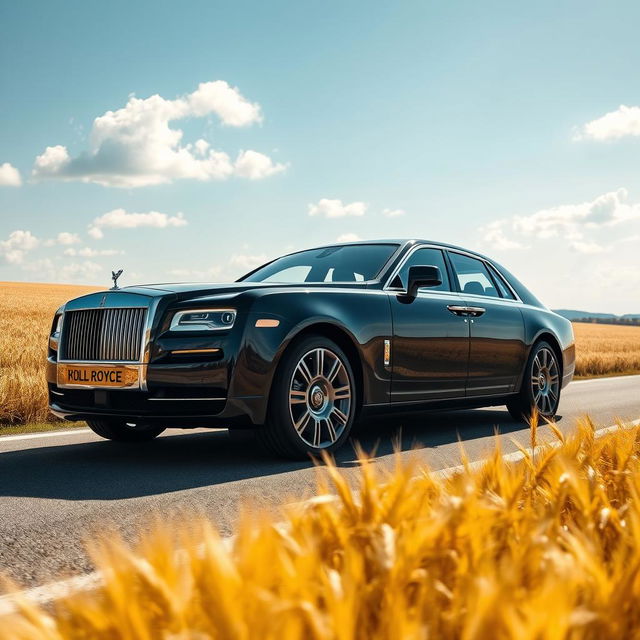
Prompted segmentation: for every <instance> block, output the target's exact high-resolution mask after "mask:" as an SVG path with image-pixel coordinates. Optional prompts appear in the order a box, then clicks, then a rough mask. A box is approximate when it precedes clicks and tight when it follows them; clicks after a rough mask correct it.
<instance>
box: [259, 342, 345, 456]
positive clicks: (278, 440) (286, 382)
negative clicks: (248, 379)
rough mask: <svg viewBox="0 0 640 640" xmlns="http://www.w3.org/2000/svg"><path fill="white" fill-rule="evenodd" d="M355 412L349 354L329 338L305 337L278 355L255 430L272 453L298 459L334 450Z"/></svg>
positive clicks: (340, 441) (342, 439) (341, 442)
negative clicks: (265, 405) (265, 407)
mask: <svg viewBox="0 0 640 640" xmlns="http://www.w3.org/2000/svg"><path fill="white" fill-rule="evenodd" d="M355 413H356V387H355V379H354V375H353V369H352V368H351V364H350V362H349V359H348V358H347V356H346V355H345V353H344V352H343V351H342V349H340V347H339V346H338V345H337V344H335V343H334V342H332V341H331V340H329V339H327V338H323V337H320V336H317V337H316V336H311V337H308V338H305V339H304V340H302V341H301V342H299V343H298V344H297V345H294V346H293V347H292V348H291V349H290V350H289V351H287V352H286V353H285V355H284V356H283V360H282V362H281V363H280V366H279V367H278V370H277V371H276V377H275V380H274V383H273V389H272V392H271V397H270V402H269V410H268V415H267V421H266V424H265V425H263V426H262V427H260V428H259V429H258V432H257V435H258V438H259V439H260V440H261V441H262V443H263V444H264V445H266V446H267V448H269V449H270V450H271V451H273V452H274V453H276V454H277V455H280V456H284V457H287V458H293V459H304V458H307V457H308V456H309V455H319V454H321V453H322V452H323V451H327V452H331V451H335V450H336V449H338V448H339V447H340V446H341V445H342V444H343V443H344V442H345V440H346V439H347V438H348V436H349V432H350V431H351V427H352V426H353V420H354V416H355Z"/></svg>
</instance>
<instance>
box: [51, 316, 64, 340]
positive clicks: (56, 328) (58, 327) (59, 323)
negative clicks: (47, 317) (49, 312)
mask: <svg viewBox="0 0 640 640" xmlns="http://www.w3.org/2000/svg"><path fill="white" fill-rule="evenodd" d="M62 318H63V315H62V314H60V315H59V316H58V318H57V319H56V321H55V324H54V326H53V335H54V336H59V335H60V332H61V331H62Z"/></svg>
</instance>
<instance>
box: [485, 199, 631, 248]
mask: <svg viewBox="0 0 640 640" xmlns="http://www.w3.org/2000/svg"><path fill="white" fill-rule="evenodd" d="M628 221H636V222H640V203H629V202H628V193H627V190H626V189H618V190H617V191H611V192H609V193H605V194H603V195H601V196H598V197H597V198H595V199H594V200H591V201H587V202H581V203H579V204H565V205H559V206H556V207H550V208H548V209H542V210H540V211H537V212H535V213H533V214H531V215H525V216H513V217H512V218H507V219H503V220H496V221H494V222H492V223H490V224H487V225H485V226H484V227H482V229H481V231H482V235H483V239H484V241H485V243H487V244H488V245H491V246H494V247H495V248H498V249H521V248H523V247H524V246H525V245H527V244H531V241H532V240H533V239H548V238H563V239H565V240H568V241H570V242H571V243H573V245H572V246H573V248H574V249H575V250H576V251H579V252H581V253H593V252H594V245H593V241H589V239H588V236H589V235H590V234H596V233H600V232H601V230H603V229H610V228H613V227H616V226H618V225H620V224H622V223H624V222H628ZM585 238H587V239H586V240H585Z"/></svg>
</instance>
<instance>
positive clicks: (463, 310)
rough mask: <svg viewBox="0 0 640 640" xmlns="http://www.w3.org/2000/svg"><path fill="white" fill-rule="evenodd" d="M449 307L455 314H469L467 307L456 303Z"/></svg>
mask: <svg viewBox="0 0 640 640" xmlns="http://www.w3.org/2000/svg"><path fill="white" fill-rule="evenodd" d="M447 309H449V311H451V313H453V315H454V316H466V315H468V313H467V307H461V306H458V305H456V304H450V305H449V306H448V307H447Z"/></svg>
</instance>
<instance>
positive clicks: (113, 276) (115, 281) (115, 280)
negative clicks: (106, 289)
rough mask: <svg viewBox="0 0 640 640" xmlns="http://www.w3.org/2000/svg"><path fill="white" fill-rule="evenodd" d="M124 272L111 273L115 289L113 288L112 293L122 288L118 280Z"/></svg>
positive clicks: (121, 270)
mask: <svg viewBox="0 0 640 640" xmlns="http://www.w3.org/2000/svg"><path fill="white" fill-rule="evenodd" d="M122 272H123V269H120V271H112V272H111V279H112V280H113V287H111V290H112V291H113V290H115V289H119V288H120V287H119V286H118V278H119V277H120V276H121V275H122Z"/></svg>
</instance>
